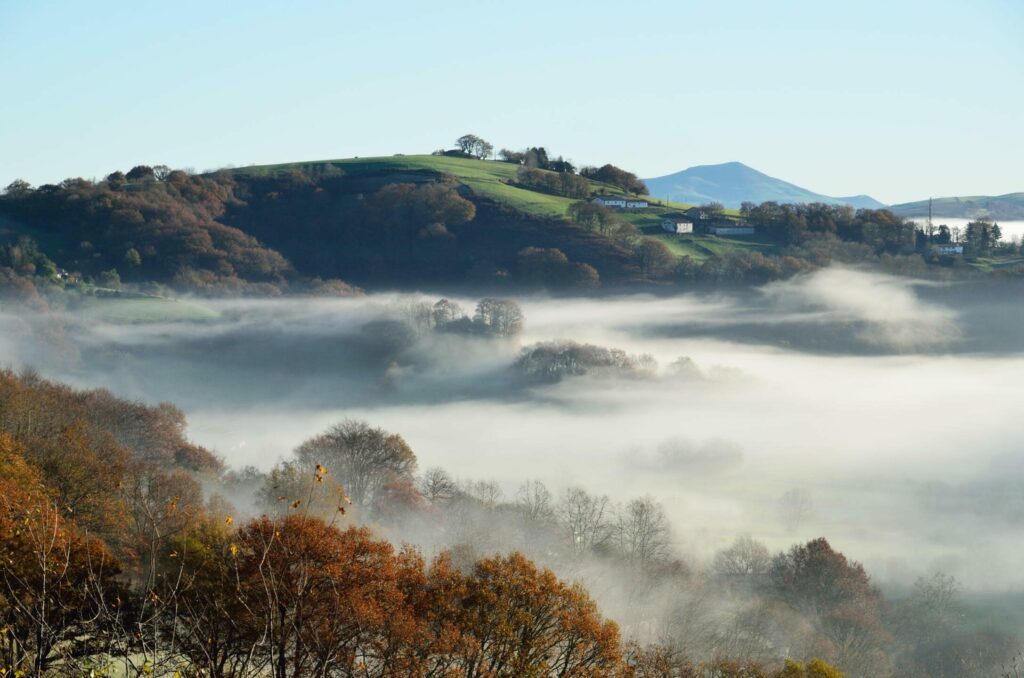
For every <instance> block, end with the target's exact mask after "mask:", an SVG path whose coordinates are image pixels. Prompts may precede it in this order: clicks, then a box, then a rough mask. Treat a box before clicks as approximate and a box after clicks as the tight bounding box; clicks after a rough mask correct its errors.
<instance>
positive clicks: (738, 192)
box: [644, 160, 884, 208]
mask: <svg viewBox="0 0 1024 678" xmlns="http://www.w3.org/2000/svg"><path fill="white" fill-rule="evenodd" d="M644 182H645V183H646V184H647V188H648V189H649V190H650V192H651V195H652V196H654V197H656V198H661V199H663V200H672V201H674V202H684V203H692V204H700V203H706V202H720V203H722V204H724V205H725V206H726V207H739V206H740V204H741V203H743V202H746V201H750V202H758V203H759V202H766V201H769V200H774V201H776V202H780V203H806V202H824V203H829V204H848V205H852V206H854V207H872V208H877V207H883V206H884V205H883V204H882V203H880V202H878V201H877V200H875V199H874V198H871V197H870V196H866V195H857V196H852V197H841V198H836V197H832V196H827V195H822V194H820V193H815V192H814V191H810V190H808V189H806V188H802V187H800V186H797V185H795V184H791V183H789V182H787V181H783V180H781V179H776V178H775V177H771V176H768V175H767V174H765V173H764V172H761V171H759V170H756V169H754V168H753V167H750V166H749V165H746V164H744V163H742V162H740V161H738V160H732V161H729V162H723V163H719V164H717V165H696V166H694V167H690V168H688V169H685V170H683V171H681V172H676V173H675V174H669V175H666V176H663V177H654V178H651V179H644Z"/></svg>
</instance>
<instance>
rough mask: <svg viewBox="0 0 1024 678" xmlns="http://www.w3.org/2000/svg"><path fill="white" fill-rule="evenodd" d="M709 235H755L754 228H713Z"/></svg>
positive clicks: (710, 229)
mask: <svg viewBox="0 0 1024 678" xmlns="http://www.w3.org/2000/svg"><path fill="white" fill-rule="evenodd" d="M708 233H714V234H715V235H754V227H753V226H712V227H710V228H709V229H708Z"/></svg>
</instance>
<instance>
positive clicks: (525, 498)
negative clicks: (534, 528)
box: [516, 480, 555, 523]
mask: <svg viewBox="0 0 1024 678" xmlns="http://www.w3.org/2000/svg"><path fill="white" fill-rule="evenodd" d="M516 507H517V508H519V510H520V511H522V513H523V515H524V516H525V517H526V518H527V519H528V520H530V521H531V522H535V523H551V522H553V521H554V519H555V507H554V504H553V502H552V497H551V492H550V491H549V490H548V488H547V487H546V486H545V485H544V483H542V482H540V481H539V480H527V481H526V482H525V483H523V485H522V487H520V488H519V490H518V491H517V492H516Z"/></svg>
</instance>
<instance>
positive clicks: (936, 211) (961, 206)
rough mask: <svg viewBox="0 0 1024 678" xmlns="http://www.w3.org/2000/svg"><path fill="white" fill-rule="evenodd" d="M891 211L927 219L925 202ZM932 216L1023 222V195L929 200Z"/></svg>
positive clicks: (1008, 194)
mask: <svg viewBox="0 0 1024 678" xmlns="http://www.w3.org/2000/svg"><path fill="white" fill-rule="evenodd" d="M648 185H650V184H648ZM890 209H892V211H893V212H895V213H896V214H898V215H900V216H902V217H926V216H928V201H927V200H918V201H916V202H905V203H901V204H899V205H893V206H892V207H891V208H890ZM932 214H933V215H934V216H936V217H954V218H957V217H958V218H961V219H973V218H975V217H991V218H992V219H1004V220H1017V219H1024V193H1007V194H1006V195H967V196H960V197H952V198H935V199H934V200H932Z"/></svg>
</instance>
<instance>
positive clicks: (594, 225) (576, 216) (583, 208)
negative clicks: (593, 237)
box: [569, 200, 622, 234]
mask: <svg viewBox="0 0 1024 678" xmlns="http://www.w3.org/2000/svg"><path fill="white" fill-rule="evenodd" d="M569 217H570V218H571V219H572V220H573V221H575V222H576V223H577V224H579V225H580V226H583V227H584V228H586V229H588V230H592V231H596V232H598V233H601V234H607V233H610V232H611V231H612V229H613V228H614V227H615V226H617V225H618V224H620V223H621V222H622V219H620V218H619V216H618V215H616V214H615V212H613V211H612V210H610V209H609V208H608V207H607V206H605V205H602V204H600V203H596V202H591V201H589V200H581V201H579V202H574V203H573V204H571V205H569Z"/></svg>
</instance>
